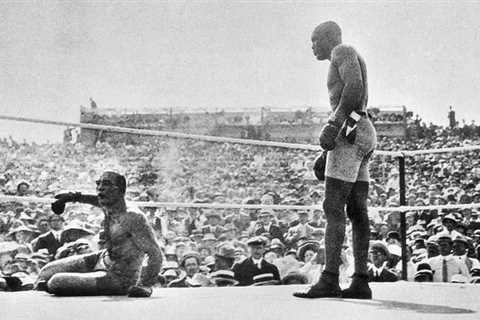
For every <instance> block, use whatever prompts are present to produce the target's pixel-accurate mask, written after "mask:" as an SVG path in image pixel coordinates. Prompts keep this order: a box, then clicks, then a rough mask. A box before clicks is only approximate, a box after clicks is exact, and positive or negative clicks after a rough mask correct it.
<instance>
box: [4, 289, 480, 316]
mask: <svg viewBox="0 0 480 320" xmlns="http://www.w3.org/2000/svg"><path fill="white" fill-rule="evenodd" d="M371 287H372V290H373V292H374V296H373V300H346V299H345V300H343V299H334V298H329V299H299V298H294V297H293V296H292V292H294V291H297V290H299V289H302V288H301V286H298V285H290V286H264V287H262V286H260V287H228V288H168V289H155V290H154V291H153V295H152V296H151V297H150V298H147V299H145V298H136V299H135V298H127V297H111V296H110V297H106V296H97V297H54V296H51V295H49V294H47V293H45V292H37V291H23V292H22V291H21V292H4V293H2V292H0V306H1V311H0V315H1V317H0V318H1V319H6V320H7V319H8V320H10V319H12V320H13V319H15V320H19V319H25V320H27V319H28V320H32V319H39V320H40V319H48V320H64V319H66V318H70V319H75V320H83V319H85V320H91V319H95V320H103V319H105V320H110V319H116V320H124V319H125V320H126V319H142V320H148V319H152V320H157V319H168V320H174V319H182V320H217V319H218V320H220V319H221V320H224V319H229V320H244V319H252V320H253V319H261V320H270V319H271V320H291V319H329V320H337V319H338V320H340V319H341V320H343V319H350V320H356V319H369V320H375V319H379V320H380V319H381V320H385V319H391V320H397V319H398V320H403V319H405V320H407V319H408V320H411V319H431V320H439V319H446V320H447V319H448V320H464V319H465V320H467V319H472V320H473V319H478V318H479V313H480V299H479V298H478V297H479V296H480V286H475V285H459V284H441V283H411V282H404V281H400V282H396V283H394V284H391V283H390V284H389V283H371Z"/></svg>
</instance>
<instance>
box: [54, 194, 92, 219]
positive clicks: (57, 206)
mask: <svg viewBox="0 0 480 320" xmlns="http://www.w3.org/2000/svg"><path fill="white" fill-rule="evenodd" d="M55 199H57V200H56V201H55V202H53V203H52V205H51V206H52V211H53V212H54V213H56V214H62V213H63V211H64V210H65V204H66V203H68V202H80V203H87V204H90V205H92V206H96V207H99V206H100V205H99V203H98V197H97V196H96V195H87V194H81V193H80V192H67V193H60V194H57V195H56V196H55Z"/></svg>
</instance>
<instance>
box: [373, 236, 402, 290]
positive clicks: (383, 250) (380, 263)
mask: <svg viewBox="0 0 480 320" xmlns="http://www.w3.org/2000/svg"><path fill="white" fill-rule="evenodd" d="M389 255H390V253H389V251H388V248H387V246H385V245H384V244H383V243H382V242H380V241H375V242H373V243H372V244H371V245H370V260H371V261H372V263H370V264H369V266H368V278H369V280H368V281H370V282H395V281H397V280H398V278H397V275H396V274H395V273H394V272H392V271H390V270H389V269H388V268H387V262H388V258H389Z"/></svg>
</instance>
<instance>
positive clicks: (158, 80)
mask: <svg viewBox="0 0 480 320" xmlns="http://www.w3.org/2000/svg"><path fill="white" fill-rule="evenodd" d="M478 12H480V2H466V1H426V2H418V1H415V2H409V1H398V2H395V1H389V2H386V1H348V2H347V1H343V2H342V1H335V2H333V1H201V2H200V1H164V2H160V1H128V2H127V1H119V2H112V1H95V2H89V1H82V2H73V1H72V2H54V1H45V2H18V1H11V2H9V1H6V2H5V1H3V2H1V3H0V48H1V50H0V66H1V69H0V70H1V71H0V95H1V104H0V114H4V115H17V116H25V117H33V118H41V119H52V120H60V121H78V118H79V106H80V105H88V98H89V97H93V98H94V99H95V101H96V102H97V104H98V106H99V107H100V108H102V107H105V108H107V107H108V108H133V109H140V108H153V109H158V110H160V111H164V110H165V109H167V108H170V107H173V110H174V111H175V110H185V109H187V108H189V107H194V108H198V109H201V108H205V109H209V110H215V109H224V110H225V111H230V110H232V111H234V110H241V109H243V108H245V107H257V106H258V107H260V106H264V105H269V106H274V107H282V108H285V107H294V106H304V105H311V106H315V107H322V108H328V92H327V88H326V78H327V70H328V62H327V61H317V60H315V58H314V56H313V54H312V50H311V40H310V37H311V33H312V31H313V29H314V28H315V26H317V25H318V24H319V23H321V22H323V21H326V20H334V21H336V22H337V23H338V24H339V25H340V26H341V28H342V30H343V42H344V43H346V44H350V45H353V46H354V47H355V48H356V49H357V50H358V52H359V53H360V54H361V55H362V56H363V57H364V59H365V61H366V64H367V69H368V79H369V105H372V106H379V105H406V106H407V108H408V109H409V110H412V111H414V112H415V113H418V114H420V116H421V117H422V118H423V119H425V120H427V121H432V122H435V123H438V124H447V112H448V107H449V105H453V106H454V109H455V110H456V112H457V119H459V120H461V119H466V120H467V121H468V122H470V121H471V120H475V121H477V123H478V122H479V121H480V112H477V110H478V109H479V108H478V106H477V101H478V100H479V99H478V98H479V95H480V72H479V70H480V68H479V67H480V19H478ZM61 130H62V129H61V128H58V127H50V126H43V125H29V124H23V123H19V122H8V121H0V136H5V135H7V136H8V135H12V136H14V137H15V138H26V139H29V140H31V139H33V140H47V139H48V140H50V141H55V140H58V139H61V137H62V135H61Z"/></svg>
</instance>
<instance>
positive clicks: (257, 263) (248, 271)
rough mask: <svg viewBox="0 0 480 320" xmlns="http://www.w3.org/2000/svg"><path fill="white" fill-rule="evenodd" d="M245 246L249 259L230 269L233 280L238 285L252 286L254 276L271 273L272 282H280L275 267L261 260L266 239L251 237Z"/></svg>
mask: <svg viewBox="0 0 480 320" xmlns="http://www.w3.org/2000/svg"><path fill="white" fill-rule="evenodd" d="M247 244H248V246H249V248H250V256H249V258H247V259H245V260H243V261H242V262H240V263H237V264H235V265H234V266H233V268H232V270H233V272H234V273H235V280H237V281H238V285H239V286H249V285H252V284H253V283H254V279H253V278H254V277H255V276H258V275H261V274H265V273H267V274H268V273H271V274H272V280H277V281H280V274H279V272H278V269H277V267H276V266H275V265H273V264H271V263H268V262H267V261H265V260H264V259H263V253H264V251H265V245H266V239H264V238H263V237H262V236H257V237H253V238H251V239H249V240H248V241H247Z"/></svg>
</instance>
